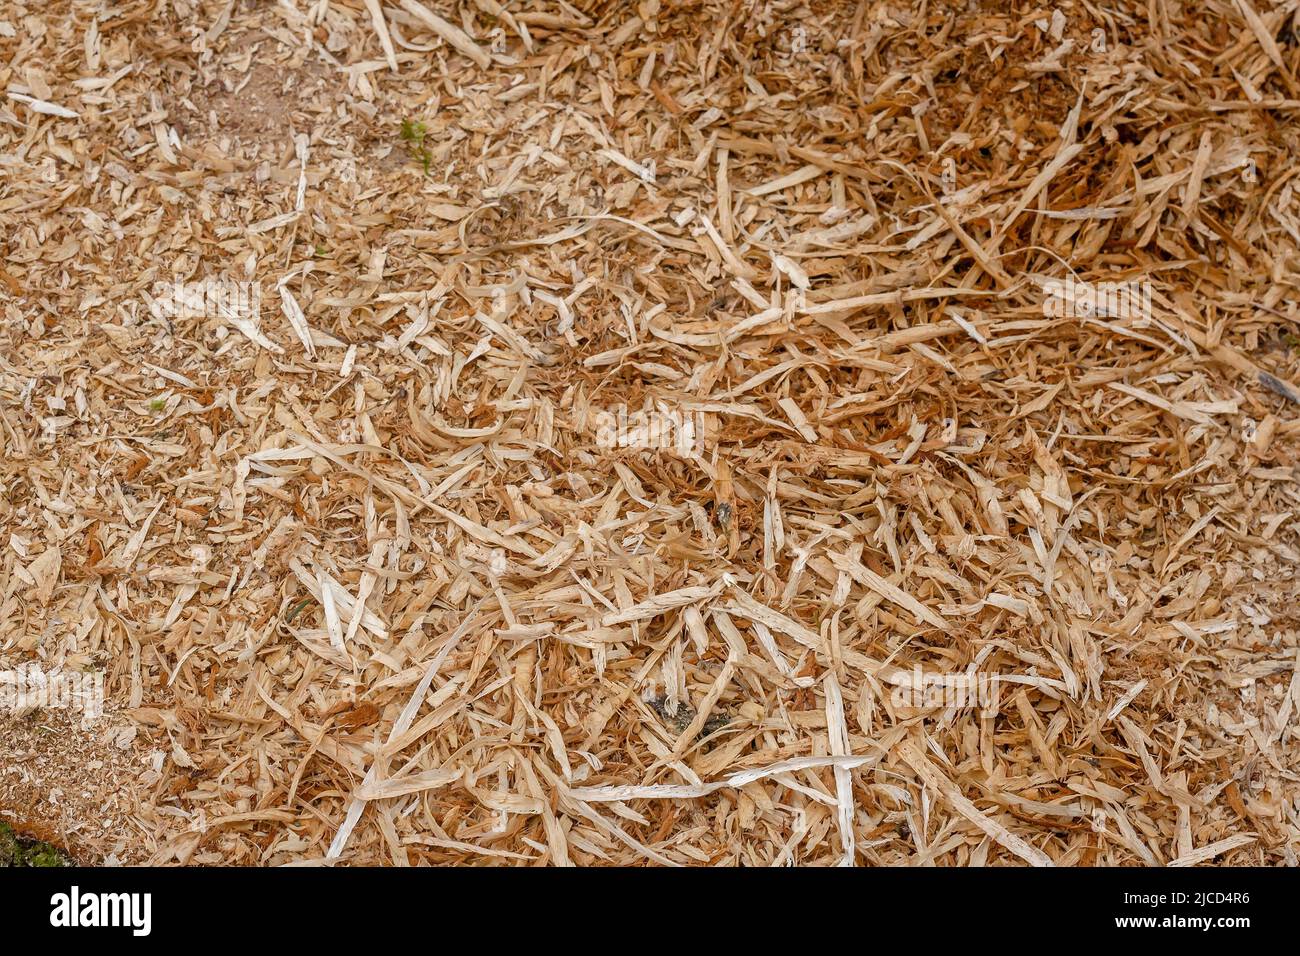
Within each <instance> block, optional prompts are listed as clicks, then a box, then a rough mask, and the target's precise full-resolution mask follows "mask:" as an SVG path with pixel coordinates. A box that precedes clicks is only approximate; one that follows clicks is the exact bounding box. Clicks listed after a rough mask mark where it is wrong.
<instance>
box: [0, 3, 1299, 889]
mask: <svg viewBox="0 0 1300 956" xmlns="http://www.w3.org/2000/svg"><path fill="white" fill-rule="evenodd" d="M1297 9H1298V8H1297V4H1296V3H1295V2H1293V0H1288V2H1276V3H1275V2H1268V0H1204V2H1195V3H1193V2H1190V0H1150V2H1147V0H1142V2H1135V0H1117V2H1115V3H1111V4H1105V5H1093V4H1091V3H1088V2H1086V0H1074V2H1070V0H1063V2H1060V3H1059V4H1056V5H1054V6H1053V5H1046V4H1044V5H1034V4H1033V3H1001V2H991V0H990V2H982V3H974V2H972V3H967V2H924V0H922V2H915V3H910V4H909V3H904V2H901V0H894V2H876V0H860V2H831V0H827V2H821V0H816V2H813V0H809V2H800V0H789V2H758V0H755V2H751V0H736V2H712V0H709V2H683V3H669V2H666V0H643V2H641V3H639V4H635V5H633V4H626V3H601V2H596V0H584V2H576V0H575V2H572V3H565V2H559V0H557V2H542V0H509V2H498V0H474V2H466V3H452V2H450V0H438V2H433V0H426V2H416V0H400V2H394V0H319V2H316V0H313V2H308V0H285V2H280V3H270V2H254V0H233V2H229V0H169V2H165V3H164V2H158V0H121V2H116V3H110V4H105V3H98V2H94V3H89V2H68V0H49V2H46V0H8V2H6V3H4V4H3V5H0V86H2V87H3V90H4V92H3V95H2V96H0V227H2V231H0V235H3V238H4V245H3V253H2V257H0V315H2V318H0V443H2V444H3V465H2V468H0V547H2V548H3V557H2V558H0V605H2V610H0V672H3V673H8V674H13V673H17V672H18V670H19V669H20V668H24V667H28V668H30V667H32V666H38V667H39V668H41V669H42V672H43V673H46V674H49V675H56V676H57V675H69V674H87V673H95V674H100V675H102V677H103V680H104V686H105V689H106V696H107V699H106V701H105V713H104V715H103V716H102V717H100V718H98V719H96V720H85V721H80V720H77V719H73V718H69V719H61V720H60V721H54V720H52V719H51V718H50V713H49V712H48V711H45V710H42V709H41V708H39V707H35V708H26V709H23V708H19V709H17V710H11V711H9V712H7V714H6V716H5V717H4V718H2V720H3V723H0V815H2V816H3V817H4V818H5V819H6V820H7V821H8V822H10V823H17V824H19V825H20V826H21V825H24V824H26V825H31V826H45V827H46V828H51V827H52V828H54V829H55V830H56V831H57V833H56V834H55V835H56V836H58V837H59V839H60V840H62V841H63V842H64V843H65V844H66V845H67V846H68V847H69V848H70V849H71V850H72V851H73V852H74V854H77V855H78V856H79V858H81V859H84V860H87V861H92V862H94V861H109V862H112V861H113V860H122V861H128V862H133V861H145V860H151V861H153V862H155V863H176V862H178V863H183V864H184V863H190V864H193V863H207V864H281V863H320V862H327V861H331V860H338V861H341V862H346V863H384V864H389V863H391V864H397V865H424V864H444V863H471V864H499V865H540V864H560V865H564V864H611V863H618V864H639V863H646V864H665V865H719V864H724V865H725V864H743V865H771V864H778V865H779V864H789V863H797V864H811V865H834V864H839V863H847V862H853V863H858V864H910V865H929V864H936V865H970V864H974V865H978V864H984V863H988V864H1009V865H1010V864H1021V863H1029V864H1034V865H1049V864H1055V865H1118V864H1144V863H1145V864H1158V863H1173V864H1178V865H1187V864H1196V863H1206V862H1213V863H1231V864H1263V863H1267V864H1276V863H1283V862H1285V863H1290V864H1294V863H1295V862H1296V850H1297V841H1298V840H1300V817H1298V816H1297V810H1298V808H1297V794H1298V792H1300V789H1298V788H1297V770H1298V769H1300V761H1298V759H1297V754H1298V750H1300V737H1298V735H1297V732H1296V729H1295V719H1296V713H1297V710H1298V709H1300V676H1297V675H1298V674H1300V670H1298V667H1297V665H1298V662H1300V656H1298V652H1300V645H1298V643H1297V623H1298V622H1300V584H1298V583H1297V581H1296V567H1297V559H1298V557H1300V552H1298V550H1297V549H1298V548H1300V541H1298V532H1300V487H1298V485H1297V477H1298V476H1300V470H1298V469H1297V449H1298V448H1300V424H1298V422H1300V418H1297V412H1298V411H1300V404H1298V403H1300V393H1298V392H1297V390H1296V387H1295V385H1294V382H1295V381H1296V380H1297V378H1298V377H1300V327H1298V325H1297V323H1298V321H1300V303H1298V298H1300V297H1298V295H1297V268H1298V266H1300V179H1297V172H1300V165H1298V164H1297V163H1296V162H1295V156H1296V152H1297V146H1298V142H1297V140H1298V139H1300V131H1298V130H1297V126H1296V117H1297V110H1298V109H1300V91H1297V89H1296V85H1297V80H1296V77H1297V74H1298V73H1300V13H1297ZM214 290H215V291H214ZM972 691H977V692H978V693H975V694H972ZM64 716H65V717H67V715H64ZM83 753H84V754H85V760H84V761H82V760H80V759H77V760H71V761H69V760H68V759H67V757H68V755H69V754H74V755H75V754H83ZM60 760H62V763H60ZM65 766H66V767H67V769H66V771H64V772H66V774H67V777H68V779H67V780H63V779H62V778H61V776H60V773H58V772H56V773H53V774H51V773H49V772H44V771H43V772H39V773H38V772H37V771H38V770H40V768H45V771H48V769H49V768H51V767H54V768H59V767H65ZM55 790H57V791H58V792H57V794H55V793H54V791H55Z"/></svg>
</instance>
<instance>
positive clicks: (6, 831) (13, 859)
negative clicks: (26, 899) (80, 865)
mask: <svg viewBox="0 0 1300 956" xmlns="http://www.w3.org/2000/svg"><path fill="white" fill-rule="evenodd" d="M71 865H72V861H71V860H69V859H68V857H67V855H66V854H64V853H62V852H61V851H60V850H58V849H57V848H56V847H53V846H51V845H50V844H48V843H42V842H41V841H40V840H28V839H25V838H24V837H20V836H19V835H18V834H16V833H14V829H13V827H11V826H10V825H9V824H7V823H0V867H6V866H71Z"/></svg>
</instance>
